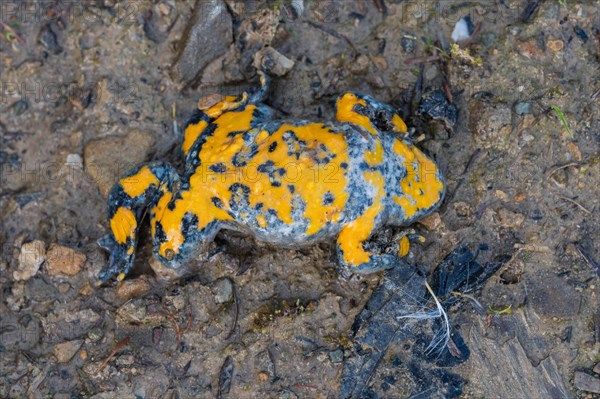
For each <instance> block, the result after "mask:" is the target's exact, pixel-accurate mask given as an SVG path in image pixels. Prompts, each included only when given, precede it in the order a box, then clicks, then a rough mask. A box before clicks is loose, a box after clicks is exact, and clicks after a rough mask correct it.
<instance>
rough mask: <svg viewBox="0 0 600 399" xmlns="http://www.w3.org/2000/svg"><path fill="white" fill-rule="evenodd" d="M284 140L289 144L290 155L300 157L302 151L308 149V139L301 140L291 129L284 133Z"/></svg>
mask: <svg viewBox="0 0 600 399" xmlns="http://www.w3.org/2000/svg"><path fill="white" fill-rule="evenodd" d="M282 138H283V141H285V143H286V144H287V146H288V153H287V154H288V155H289V156H295V157H296V159H300V155H301V154H302V152H304V151H305V150H306V141H304V140H300V139H299V138H298V136H296V133H294V132H293V131H291V130H287V131H286V132H284V133H283V135H282Z"/></svg>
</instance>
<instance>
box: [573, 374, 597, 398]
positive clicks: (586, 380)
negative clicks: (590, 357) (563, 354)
mask: <svg viewBox="0 0 600 399" xmlns="http://www.w3.org/2000/svg"><path fill="white" fill-rule="evenodd" d="M573 383H574V384H575V388H577V389H581V390H582V391H586V392H594V393H600V379H599V378H597V377H594V376H591V375H589V374H587V373H584V372H583V371H576V372H575V381H574V382H573Z"/></svg>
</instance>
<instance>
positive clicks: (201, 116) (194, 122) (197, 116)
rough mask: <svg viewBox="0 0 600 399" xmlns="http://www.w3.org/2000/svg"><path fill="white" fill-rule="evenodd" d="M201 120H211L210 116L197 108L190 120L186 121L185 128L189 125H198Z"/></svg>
mask: <svg viewBox="0 0 600 399" xmlns="http://www.w3.org/2000/svg"><path fill="white" fill-rule="evenodd" d="M200 121H206V122H210V118H209V116H208V115H206V114H205V113H204V112H202V111H201V110H199V109H197V108H196V109H195V110H194V113H193V114H192V116H190V118H189V119H188V121H187V122H186V123H185V127H184V128H183V130H184V131H185V130H186V129H187V128H188V127H189V126H192V125H197V124H198V123H200Z"/></svg>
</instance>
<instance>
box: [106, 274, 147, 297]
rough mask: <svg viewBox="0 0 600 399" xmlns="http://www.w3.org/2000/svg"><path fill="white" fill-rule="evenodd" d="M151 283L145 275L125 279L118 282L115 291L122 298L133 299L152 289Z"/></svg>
mask: <svg viewBox="0 0 600 399" xmlns="http://www.w3.org/2000/svg"><path fill="white" fill-rule="evenodd" d="M150 288H151V287H150V283H149V282H148V281H147V280H146V279H145V278H143V277H140V278H136V279H133V280H124V281H121V282H120V283H119V284H117V288H116V289H115V293H116V294H117V296H118V297H119V298H120V299H131V298H133V297H136V296H142V295H145V294H147V293H148V292H149V291H150Z"/></svg>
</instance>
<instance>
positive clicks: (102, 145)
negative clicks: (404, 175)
mask: <svg viewBox="0 0 600 399" xmlns="http://www.w3.org/2000/svg"><path fill="white" fill-rule="evenodd" d="M81 3H83V5H82V4H80V2H69V1H57V2H35V1H33V2H21V1H14V2H13V1H1V2H0V22H1V23H2V24H1V25H0V31H1V32H2V37H1V38H0V172H1V174H0V178H1V182H0V241H1V243H2V248H1V250H2V252H1V254H0V255H1V258H0V398H25V397H28V398H38V397H40V398H41V397H53V398H73V397H90V398H213V397H222V398H226V397H229V398H336V397H338V396H339V392H340V376H341V374H342V368H343V364H344V362H345V361H346V360H347V359H349V358H350V357H352V356H353V350H354V349H353V342H352V337H351V332H350V331H351V326H352V324H353V322H354V320H355V318H356V316H357V315H358V314H359V313H360V312H361V310H362V309H363V307H364V306H365V304H366V303H367V301H368V300H369V298H370V296H371V293H372V292H373V290H374V289H375V288H376V287H377V286H378V284H379V282H380V280H381V279H382V276H383V273H378V274H373V275H369V276H353V277H351V278H349V279H344V278H343V277H341V276H339V275H338V272H337V269H336V259H335V254H334V251H333V246H332V245H331V243H328V242H325V243H322V244H319V245H315V246H313V247H309V248H303V249H298V250H289V249H287V250H282V249H280V248H273V247H269V246H266V245H264V244H261V243H260V242H256V241H255V240H253V239H252V237H246V236H242V235H237V234H232V233H225V234H220V235H219V236H218V237H217V240H216V242H215V243H214V244H213V245H212V246H211V248H210V251H209V253H208V254H205V255H203V256H202V257H199V258H197V259H194V260H192V261H191V262H190V264H189V265H188V267H186V269H185V270H184V271H183V270H182V271H179V272H174V271H172V270H168V269H165V268H164V267H161V266H160V265H158V264H157V263H156V261H154V260H153V259H152V257H151V248H150V245H149V244H150V243H149V240H148V233H147V231H149V227H148V226H146V227H145V228H143V229H142V230H145V231H146V232H145V233H143V237H142V242H141V245H140V248H138V256H137V261H136V269H135V272H134V273H133V275H131V276H130V277H129V278H128V279H127V280H125V281H124V282H122V283H120V284H118V285H117V283H116V282H113V283H110V284H107V285H104V286H97V285H96V281H97V280H96V277H97V275H98V273H99V271H100V269H101V268H102V267H104V266H105V265H106V263H107V254H106V253H105V252H104V251H102V250H101V249H100V248H99V247H98V246H97V244H96V240H97V239H98V238H100V237H101V236H103V235H104V234H106V232H107V229H108V223H107V220H106V195H107V192H108V190H109V189H110V187H111V186H112V184H114V183H115V182H116V181H117V180H118V179H119V177H120V176H122V175H123V174H124V173H125V172H126V171H127V170H128V169H130V168H131V167H132V166H135V165H138V164H140V163H142V162H146V161H150V160H166V161H169V162H171V163H172V164H173V165H176V166H177V167H181V166H182V162H181V152H180V150H179V145H180V143H181V137H178V136H177V135H176V134H175V132H174V129H173V116H175V120H176V122H177V123H178V124H179V125H182V124H183V123H184V122H185V121H186V119H187V118H188V117H189V116H190V115H191V113H192V111H193V109H194V108H195V107H196V106H197V101H198V99H199V98H201V97H204V96H207V95H212V94H215V93H217V94H220V95H230V94H235V95H237V94H240V93H241V92H243V91H244V90H246V89H247V88H248V87H252V86H255V85H256V84H257V82H258V77H257V74H256V70H257V69H256V66H258V65H259V66H261V67H262V68H264V69H266V70H267V71H268V72H269V73H270V75H271V76H272V86H271V92H270V93H271V94H270V97H269V100H268V104H269V105H270V106H271V107H273V109H274V110H276V112H277V113H278V115H279V116H281V117H289V118H305V119H314V120H331V119H333V117H334V111H333V105H334V100H335V98H336V97H337V96H338V95H339V94H340V93H343V92H344V91H348V90H354V91H360V92H363V93H368V94H371V95H373V96H374V97H376V98H379V99H381V100H383V101H385V102H388V103H390V104H392V105H393V106H394V107H396V108H397V109H398V111H399V113H400V114H401V115H402V116H403V118H404V119H405V120H406V121H407V124H408V125H409V126H411V127H414V128H415V129H416V131H415V132H414V134H413V136H415V137H417V136H419V135H421V134H423V135H424V136H423V141H422V142H421V143H420V144H419V145H420V147H421V148H422V149H423V150H424V151H425V152H427V153H428V154H429V155H430V156H432V157H433V158H434V159H435V160H436V161H437V162H438V164H439V165H440V167H441V169H442V170H443V173H444V175H445V177H446V180H447V182H448V194H447V197H446V199H445V201H444V203H443V205H442V207H441V208H440V209H439V210H438V211H437V212H436V214H435V215H434V216H432V217H431V218H429V219H427V220H426V221H425V222H423V223H417V224H415V225H414V226H411V228H412V229H414V230H415V232H416V234H420V235H422V236H424V237H425V238H426V240H425V242H424V243H423V244H417V245H413V246H412V248H411V252H410V254H409V255H408V257H407V258H406V262H407V263H408V264H410V265H412V266H413V267H414V268H415V270H418V271H419V272H420V273H421V274H422V275H424V276H429V275H430V274H431V273H432V271H433V270H434V269H435V268H436V266H437V265H438V264H439V263H440V262H441V261H442V259H444V258H445V257H446V256H447V255H448V254H449V253H450V252H451V251H452V250H453V249H454V248H456V247H457V246H459V245H466V246H468V247H470V248H471V249H473V251H475V250H476V249H477V248H478V247H479V246H480V244H487V247H488V250H487V251H482V254H481V255H480V256H481V257H482V259H483V260H485V261H494V262H501V263H502V266H501V267H500V269H499V270H498V272H496V273H495V274H494V275H493V276H492V277H491V278H490V279H489V280H488V281H487V283H486V284H485V286H484V287H483V289H482V290H480V291H478V292H475V293H471V294H470V298H467V297H464V298H463V299H462V300H461V301H460V302H459V303H458V304H456V305H454V306H453V307H452V308H451V309H449V313H450V320H451V323H452V326H453V328H454V329H456V330H457V331H460V335H461V336H462V338H463V339H464V341H465V343H466V345H467V346H468V347H469V350H470V357H469V359H468V360H467V361H465V362H463V363H462V364H460V365H458V366H456V367H453V368H452V369H451V371H452V373H454V374H456V375H458V376H460V378H461V379H462V380H463V381H464V385H463V386H462V389H461V390H462V393H460V395H461V397H464V398H509V397H510V398H563V397H564V398H598V397H600V374H598V373H600V366H598V363H599V362H600V310H599V309H600V307H599V299H598V296H599V294H600V292H599V286H600V284H599V281H598V278H599V271H598V264H599V262H600V240H599V238H600V221H599V220H600V218H599V217H598V215H599V212H600V189H599V188H598V187H599V186H600V152H599V148H600V111H599V109H598V106H597V105H598V101H600V100H599V98H598V97H599V93H600V75H599V74H598V70H599V66H600V65H599V61H600V60H599V52H600V31H599V30H598V29H599V28H598V27H599V26H600V6H599V5H598V4H597V2H595V1H591V0H590V1H574V0H568V1H558V0H545V1H543V0H542V1H531V2H529V1H523V0H499V1H480V2H462V1H440V2H434V1H431V2H429V1H422V2H414V1H402V0H385V1H384V0H357V1H344V0H326V1H312V0H305V1H302V0H293V1H289V0H277V1H268V2H267V1H261V0H256V1H241V0H198V1H193V0H187V1H175V0H158V1H115V0H102V1H95V2H81ZM465 15H470V17H471V20H472V23H473V25H474V34H473V35H472V36H471V37H470V38H469V39H467V41H466V42H463V43H461V47H455V48H454V49H452V48H451V43H452V40H451V33H452V31H453V29H454V26H455V24H456V23H457V22H458V21H459V19H460V18H462V17H464V16H465ZM435 89H441V90H442V92H443V94H444V96H443V97H445V99H446V101H448V102H451V103H452V104H453V105H454V106H456V109H457V110H458V118H457V120H456V123H454V121H453V120H449V119H448V118H447V117H442V118H441V119H440V118H437V119H432V118H431V116H430V115H431V113H430V114H429V115H428V114H427V112H421V113H420V112H419V101H420V99H421V97H427V96H428V95H429V94H431V90H435ZM450 119H452V118H450ZM399 232H400V230H391V229H384V230H383V231H381V232H379V234H377V236H376V237H374V238H373V241H374V245H377V244H381V245H380V246H381V247H384V246H386V245H391V244H392V243H393V242H394V241H396V240H397V238H398V233H399ZM475 301H476V302H475ZM477 304H478V305H477ZM481 309H483V312H482V311H481ZM416 310H418V309H416ZM401 349H402V348H400V349H398V350H401ZM113 352H114V353H113ZM397 363H398V362H394V361H393V360H392V358H391V357H390V356H388V357H386V361H385V362H384V364H382V365H381V367H380V368H379V369H378V371H377V373H378V375H379V377H377V378H373V381H370V382H369V384H370V387H371V388H372V389H371V390H370V391H369V392H371V393H369V394H368V395H370V396H364V397H382V398H383V397H391V398H394V397H409V396H411V395H414V394H415V393H416V392H415V391H414V389H413V388H414V385H411V384H410V383H409V382H408V381H409V379H408V378H406V379H405V378H404V376H403V374H402V373H399V372H397V371H395V369H394V368H399V367H400V366H401V365H399V364H397ZM413 377H414V376H413ZM381 381H383V382H381ZM369 384H367V385H369ZM427 395H429V396H419V397H450V396H449V395H450V394H443V393H439V392H438V393H429V394H427Z"/></svg>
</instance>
